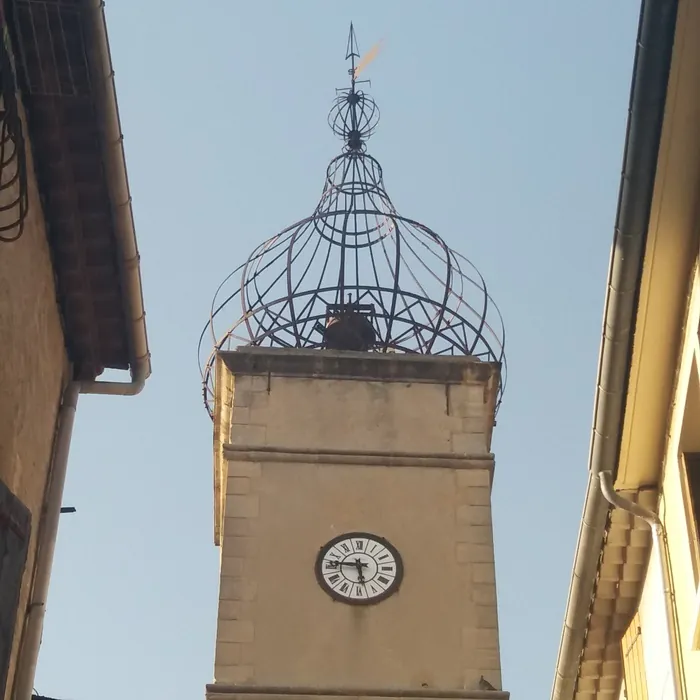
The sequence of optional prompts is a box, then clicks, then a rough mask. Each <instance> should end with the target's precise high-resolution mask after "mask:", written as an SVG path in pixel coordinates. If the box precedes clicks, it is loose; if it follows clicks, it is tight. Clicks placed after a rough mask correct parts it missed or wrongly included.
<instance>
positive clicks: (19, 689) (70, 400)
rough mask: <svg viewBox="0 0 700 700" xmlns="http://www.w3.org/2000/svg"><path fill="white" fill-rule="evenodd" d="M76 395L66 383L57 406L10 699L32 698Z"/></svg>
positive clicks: (75, 384)
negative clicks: (46, 482)
mask: <svg viewBox="0 0 700 700" xmlns="http://www.w3.org/2000/svg"><path fill="white" fill-rule="evenodd" d="M78 395H79V386H78V384H77V383H72V384H70V385H69V386H68V387H67V388H66V389H65V390H64V392H63V396H62V399H61V406H60V408H59V410H58V420H57V423H56V426H57V427H56V436H55V438H54V445H53V453H52V457H51V468H50V472H49V476H48V484H47V487H46V497H45V500H44V503H43V507H42V511H43V517H42V518H41V521H40V524H39V534H38V544H37V553H36V559H35V561H34V572H33V577H32V588H31V592H30V598H29V604H28V606H27V615H26V617H25V619H24V628H23V630H22V640H21V643H20V648H19V656H18V659H17V667H16V668H17V670H16V671H15V679H14V682H13V691H12V698H13V700H30V698H31V697H32V688H33V685H34V676H35V674H36V667H37V661H38V659H39V648H40V646H41V635H42V632H43V630H44V618H45V616H46V600H47V597H48V593H49V583H50V581H51V569H52V566H53V557H54V552H55V550H56V537H57V535H58V525H59V520H60V518H61V503H62V501H63V488H64V486H65V483H66V472H67V471H68V454H69V452H70V444H71V438H72V436H73V424H74V423H75V412H76V408H77V404H78Z"/></svg>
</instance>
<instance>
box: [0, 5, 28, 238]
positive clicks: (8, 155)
mask: <svg viewBox="0 0 700 700" xmlns="http://www.w3.org/2000/svg"><path fill="white" fill-rule="evenodd" d="M28 209H29V194H28V189H27V159H26V151H25V143H24V133H23V130H22V119H21V117H20V113H19V106H18V102H17V80H16V74H15V67H14V63H13V59H12V52H11V49H10V37H9V35H8V33H7V29H6V25H5V21H4V16H3V15H2V8H1V7H0V241H2V242H3V243H11V242H13V241H16V240H17V239H18V238H19V237H20V236H21V235H22V232H23V230H24V221H25V218H26V216H27V211H28Z"/></svg>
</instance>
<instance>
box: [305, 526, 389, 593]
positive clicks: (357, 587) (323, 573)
mask: <svg viewBox="0 0 700 700" xmlns="http://www.w3.org/2000/svg"><path fill="white" fill-rule="evenodd" d="M316 578H317V580H318V582H319V584H320V585H321V588H323V589H324V590H325V591H326V593H328V595H330V596H331V597H332V598H333V599H334V600H339V601H342V602H344V603H352V604H354V605H363V604H364V605H369V604H372V603H378V602H379V601H381V600H384V599H385V598H388V597H389V596H390V595H391V594H392V593H395V592H396V591H397V590H398V588H399V586H400V585H401V580H402V578H403V563H402V561H401V556H400V555H399V553H398V551H397V550H396V548H395V547H394V546H393V545H391V544H390V543H389V542H387V540H385V539H383V538H382V537H378V536H376V535H371V534H369V533H367V532H349V533H346V534H344V535H340V536H338V537H336V538H334V539H332V540H331V541H330V542H328V544H326V545H324V546H323V547H321V551H320V552H319V553H318V557H317V559H316Z"/></svg>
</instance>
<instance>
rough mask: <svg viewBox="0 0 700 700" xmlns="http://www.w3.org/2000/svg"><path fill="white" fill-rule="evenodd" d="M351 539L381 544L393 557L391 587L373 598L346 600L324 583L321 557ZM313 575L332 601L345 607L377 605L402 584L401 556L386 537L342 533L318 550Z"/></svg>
mask: <svg viewBox="0 0 700 700" xmlns="http://www.w3.org/2000/svg"><path fill="white" fill-rule="evenodd" d="M353 537H364V538H367V539H371V540H374V541H376V542H379V543H381V544H382V546H384V547H386V548H387V549H388V550H389V551H390V552H391V554H392V555H393V557H394V561H395V562H396V576H395V577H394V580H393V581H392V582H391V585H390V586H389V588H387V589H386V590H385V591H384V592H383V593H380V594H379V595H377V596H374V597H373V598H367V599H362V598H347V597H346V596H344V595H342V594H340V593H336V592H335V591H334V590H333V589H332V588H331V587H330V586H329V585H328V584H327V583H326V579H324V578H323V557H324V555H325V554H326V552H328V550H329V549H331V548H332V547H333V546H335V545H336V544H337V543H338V542H341V541H342V540H347V539H350V538H353ZM314 573H315V574H316V581H317V582H318V585H319V586H320V587H321V588H322V590H323V591H324V592H325V593H326V594H327V595H328V596H330V597H331V598H332V599H333V600H335V601H337V602H340V603H345V604H346V605H376V604H377V603H381V602H382V601H383V600H386V599H387V598H389V597H391V596H392V595H394V593H396V592H397V591H398V590H399V588H400V587H401V584H402V583H403V574H404V567H403V559H402V557H401V554H399V550H398V549H396V547H395V546H394V545H393V544H391V542H389V540H387V539H386V537H380V536H379V535H374V534H372V533H371V532H361V531H356V532H344V533H343V534H341V535H337V536H336V537H334V538H333V539H332V540H328V542H326V544H324V545H323V546H321V548H320V549H319V550H318V554H317V555H316V562H315V564H314Z"/></svg>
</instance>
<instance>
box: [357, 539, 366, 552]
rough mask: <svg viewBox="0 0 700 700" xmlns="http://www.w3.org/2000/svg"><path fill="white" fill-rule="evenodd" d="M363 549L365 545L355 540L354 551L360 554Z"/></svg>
mask: <svg viewBox="0 0 700 700" xmlns="http://www.w3.org/2000/svg"><path fill="white" fill-rule="evenodd" d="M364 547H365V543H364V542H363V541H362V540H355V549H356V550H357V551H358V552H361V551H362V550H363V549H364Z"/></svg>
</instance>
